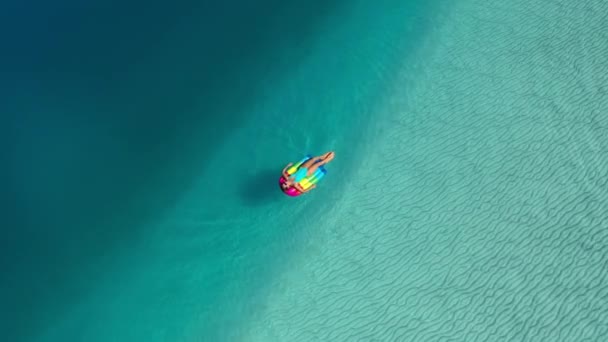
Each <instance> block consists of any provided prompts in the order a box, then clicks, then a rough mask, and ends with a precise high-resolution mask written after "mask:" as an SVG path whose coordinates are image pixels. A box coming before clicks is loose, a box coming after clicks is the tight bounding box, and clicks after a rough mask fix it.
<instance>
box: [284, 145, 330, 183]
mask: <svg viewBox="0 0 608 342" xmlns="http://www.w3.org/2000/svg"><path fill="white" fill-rule="evenodd" d="M334 156H335V153H334V152H327V153H325V154H324V155H322V156H319V157H314V158H310V159H309V160H307V161H306V162H304V164H302V165H300V167H299V168H298V170H297V171H296V172H295V173H294V174H293V175H291V176H290V175H289V174H287V170H288V169H289V168H290V167H291V165H293V163H289V164H287V166H285V168H284V169H283V178H285V182H284V183H283V184H281V188H282V189H283V191H286V190H287V189H289V188H291V187H294V188H296V189H297V190H298V191H300V192H301V193H305V192H308V191H310V190H312V189H314V188H315V187H316V185H315V184H313V185H312V186H310V187H309V188H308V189H304V188H302V187H301V186H300V184H299V183H300V181H301V180H302V179H304V178H306V177H307V176H311V175H313V174H314V173H315V171H317V169H318V168H319V167H320V166H322V165H325V164H327V163H329V162H330V161H332V160H333V159H334Z"/></svg>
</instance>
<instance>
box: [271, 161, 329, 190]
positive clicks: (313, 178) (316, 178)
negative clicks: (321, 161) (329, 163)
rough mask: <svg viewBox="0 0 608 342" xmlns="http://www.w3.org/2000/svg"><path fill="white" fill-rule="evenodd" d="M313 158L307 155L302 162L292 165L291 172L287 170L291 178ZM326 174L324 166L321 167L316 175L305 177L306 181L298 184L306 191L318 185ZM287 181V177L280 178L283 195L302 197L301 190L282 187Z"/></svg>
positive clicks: (303, 180)
mask: <svg viewBox="0 0 608 342" xmlns="http://www.w3.org/2000/svg"><path fill="white" fill-rule="evenodd" d="M311 158H312V156H311V155H307V156H306V157H304V158H303V159H302V160H300V161H299V162H297V163H296V164H294V165H292V166H291V167H290V168H289V170H287V174H288V175H289V176H291V175H293V174H294V173H296V172H297V171H298V169H300V166H301V165H302V164H304V163H305V162H306V161H307V160H309V159H311ZM326 173H327V170H325V168H324V167H323V166H319V168H318V169H317V171H315V173H314V174H312V175H310V176H306V177H304V179H302V180H301V181H300V182H299V183H298V185H300V186H301V187H302V189H304V190H306V189H308V188H310V187H311V186H312V185H313V184H317V183H318V182H319V181H320V180H321V179H322V178H323V176H325V174H326ZM285 181H286V179H285V177H283V176H281V178H279V186H280V187H281V190H283V193H284V194H285V195H287V196H291V197H296V196H300V195H301V194H302V192H301V191H300V190H298V189H296V188H295V187H293V186H292V187H290V188H287V189H285V190H284V189H283V187H282V185H283V183H285Z"/></svg>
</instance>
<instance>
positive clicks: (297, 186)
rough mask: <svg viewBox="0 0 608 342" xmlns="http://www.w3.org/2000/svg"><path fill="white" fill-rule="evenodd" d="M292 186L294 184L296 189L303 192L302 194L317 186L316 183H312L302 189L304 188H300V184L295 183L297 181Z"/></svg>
mask: <svg viewBox="0 0 608 342" xmlns="http://www.w3.org/2000/svg"><path fill="white" fill-rule="evenodd" d="M293 186H295V187H296V189H298V190H299V191H300V192H301V193H303V194H304V193H307V192H309V191H310V190H312V189H314V188H315V187H317V185H316V184H313V185H311V186H310V187H309V188H308V189H304V188H302V187H301V186H300V184H297V183H296V184H294V185H293Z"/></svg>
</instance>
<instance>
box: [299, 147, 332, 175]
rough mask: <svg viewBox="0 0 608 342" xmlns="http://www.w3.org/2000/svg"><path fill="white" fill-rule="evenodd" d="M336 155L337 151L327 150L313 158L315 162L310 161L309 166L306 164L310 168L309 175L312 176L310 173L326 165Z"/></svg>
mask: <svg viewBox="0 0 608 342" xmlns="http://www.w3.org/2000/svg"><path fill="white" fill-rule="evenodd" d="M334 156H335V153H333V152H327V153H325V154H324V155H322V156H321V157H317V158H312V159H311V160H312V161H313V162H312V163H310V165H309V166H306V167H307V168H308V173H307V175H308V176H310V175H312V174H314V173H315V172H316V171H317V169H318V168H319V167H320V166H322V165H325V164H327V163H329V162H330V161H332V160H333V159H334ZM309 161H310V160H307V161H306V163H308V162H309ZM302 166H304V165H302Z"/></svg>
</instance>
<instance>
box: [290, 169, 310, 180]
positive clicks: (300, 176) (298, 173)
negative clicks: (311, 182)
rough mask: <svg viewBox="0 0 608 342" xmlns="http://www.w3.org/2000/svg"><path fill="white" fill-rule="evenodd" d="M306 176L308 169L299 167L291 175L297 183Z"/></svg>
mask: <svg viewBox="0 0 608 342" xmlns="http://www.w3.org/2000/svg"><path fill="white" fill-rule="evenodd" d="M307 174H308V168H306V167H301V168H299V169H298V171H296V173H294V174H293V178H294V182H296V183H299V182H300V181H301V180H302V179H304V178H305V177H306V175H307Z"/></svg>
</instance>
